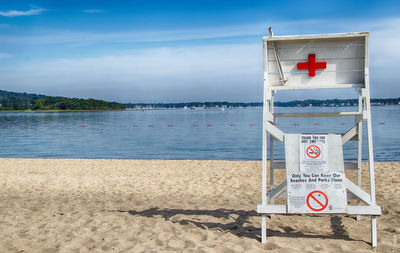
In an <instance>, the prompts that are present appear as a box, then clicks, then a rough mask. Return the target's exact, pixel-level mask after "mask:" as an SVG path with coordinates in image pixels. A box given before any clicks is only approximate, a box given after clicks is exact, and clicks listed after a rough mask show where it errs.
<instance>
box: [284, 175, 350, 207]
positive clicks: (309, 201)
mask: <svg viewBox="0 0 400 253" xmlns="http://www.w3.org/2000/svg"><path fill="white" fill-rule="evenodd" d="M287 190H288V192H287V197H288V200H287V202H288V213H346V211H347V195H346V187H345V185H344V175H343V173H342V172H320V173H317V172H315V173H303V172H299V173H292V174H288V175H287Z"/></svg>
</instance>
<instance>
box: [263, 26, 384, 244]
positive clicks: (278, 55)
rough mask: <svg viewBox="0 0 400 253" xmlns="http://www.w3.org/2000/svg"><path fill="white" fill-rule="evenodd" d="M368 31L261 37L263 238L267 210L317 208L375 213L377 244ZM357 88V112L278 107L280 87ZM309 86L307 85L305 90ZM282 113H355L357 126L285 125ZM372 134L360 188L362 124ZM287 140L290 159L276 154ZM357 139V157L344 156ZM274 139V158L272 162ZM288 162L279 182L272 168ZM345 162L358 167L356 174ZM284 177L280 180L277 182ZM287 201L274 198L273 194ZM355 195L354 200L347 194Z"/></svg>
mask: <svg viewBox="0 0 400 253" xmlns="http://www.w3.org/2000/svg"><path fill="white" fill-rule="evenodd" d="M368 44H369V33H367V32H359V33H343V34H319V35H297V36H274V35H273V34H272V31H271V30H270V36H269V37H264V38H263V50H264V109H263V135H262V138H263V141H262V143H263V149H262V198H261V203H260V204H259V205H258V206H257V212H258V213H260V214H261V215H262V221H261V241H262V242H263V243H266V237H267V226H266V216H267V215H270V216H271V217H273V215H274V214H294V213H318V214H350V215H357V219H358V220H359V218H360V215H369V216H371V241H372V246H374V247H375V246H376V245H377V224H376V216H377V215H380V214H381V208H380V207H379V206H377V205H376V200H375V179H374V155H373V145H372V126H371V108H370V92H369V91H370V89H369V69H368V64H369V62H368V61H369V52H368V47H369V45H368ZM338 88H340V89H344V88H348V89H355V91H356V93H357V94H358V110H357V111H354V112H335V113H332V112H326V113H275V112H274V95H275V94H276V92H278V91H286V90H310V89H338ZM305 92H306V91H305ZM279 117H354V126H351V127H350V128H349V129H348V131H347V132H344V133H340V134H333V133H327V134H302V133H290V134H288V133H284V132H283V131H281V130H280V129H279V128H278V127H277V119H278V118H279ZM363 124H366V131H367V135H366V136H367V141H368V165H369V179H370V189H369V192H366V191H364V190H363V189H362V188H361V162H362V145H361V144H362V128H363V127H362V126H363ZM277 141H279V142H282V143H283V144H284V147H285V160H284V161H278V160H275V159H274V142H277ZM348 141H356V142H357V144H358V145H357V147H358V148H357V152H356V154H355V157H356V160H357V161H356V162H354V161H353V162H351V161H344V160H343V151H342V146H343V145H344V144H345V143H347V142H348ZM267 142H269V145H270V148H269V154H270V163H269V166H268V163H267V152H268V150H267ZM276 169H286V180H284V181H283V182H281V183H280V184H279V185H278V186H277V187H274V185H275V181H274V170H276ZM345 170H357V172H358V173H357V182H356V183H354V182H352V181H351V180H349V179H348V178H346V176H345V173H344V171H345ZM278 183H279V182H278ZM280 197H282V198H286V205H275V204H274V200H275V199H276V198H280ZM353 198H356V199H358V202H357V203H353V204H354V205H350V202H348V200H349V199H353Z"/></svg>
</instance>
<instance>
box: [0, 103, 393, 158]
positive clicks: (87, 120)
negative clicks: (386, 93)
mask: <svg viewBox="0 0 400 253" xmlns="http://www.w3.org/2000/svg"><path fill="white" fill-rule="evenodd" d="M356 110H357V108H355V107H340V108H338V107H329V108H326V107H303V108H276V111H277V112H297V113H301V112H319V111H320V112H326V111H331V112H334V111H356ZM261 123H262V108H245V109H224V110H221V109H202V110H192V109H188V110H183V109H182V110H144V111H141V110H137V111H93V112H0V142H1V144H0V157H10V158H11V157H14V158H22V157H24V158H116V159H191V160H215V159H217V160H261V150H262V139H261V136H262V124H261ZM353 124H354V117H340V118H333V117H329V118H328V117H326V118H325V117H318V118H317V117H316V118H280V119H279V120H278V127H279V128H280V129H282V130H283V131H284V132H285V133H344V132H346V131H347V130H348V129H350V128H351V127H352V126H353ZM399 125H400V106H397V105H395V106H376V107H372V127H373V144H374V157H375V160H376V161H399V160H400V137H399V133H400V130H399V129H400V128H399ZM363 133H364V135H365V133H366V131H365V128H364V131H363ZM363 147H364V152H363V159H367V158H368V157H367V152H366V151H367V142H366V139H364V141H363ZM275 153H276V157H275V158H276V159H284V151H283V145H282V144H277V146H276V152H275ZM343 153H344V158H345V159H347V160H354V159H356V156H355V155H356V143H355V142H349V143H347V144H345V145H344V146H343Z"/></svg>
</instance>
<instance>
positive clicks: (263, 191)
mask: <svg viewBox="0 0 400 253" xmlns="http://www.w3.org/2000/svg"><path fill="white" fill-rule="evenodd" d="M266 51H267V42H266V41H264V42H263V54H264V78H268V63H267V62H266V59H267V52H266ZM266 89H267V85H266V79H264V94H265V93H267V90H266ZM267 111H269V105H268V101H267V97H265V96H264V104H263V121H262V124H263V127H262V128H263V134H262V138H263V140H262V183H261V187H262V189H261V195H262V196H261V205H262V206H264V205H266V204H267V129H266V127H265V119H266V118H267V117H266V113H267ZM266 223H267V218H266V215H265V214H263V215H262V217H261V242H262V243H266V241H267V224H266Z"/></svg>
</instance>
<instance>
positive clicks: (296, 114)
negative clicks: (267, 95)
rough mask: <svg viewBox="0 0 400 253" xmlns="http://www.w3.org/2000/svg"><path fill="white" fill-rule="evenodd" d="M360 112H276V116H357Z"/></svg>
mask: <svg viewBox="0 0 400 253" xmlns="http://www.w3.org/2000/svg"><path fill="white" fill-rule="evenodd" d="M359 114H360V113H359V112H326V113H322V112H312V113H275V116H276V117H280V118H282V117H339V116H356V115H359Z"/></svg>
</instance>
